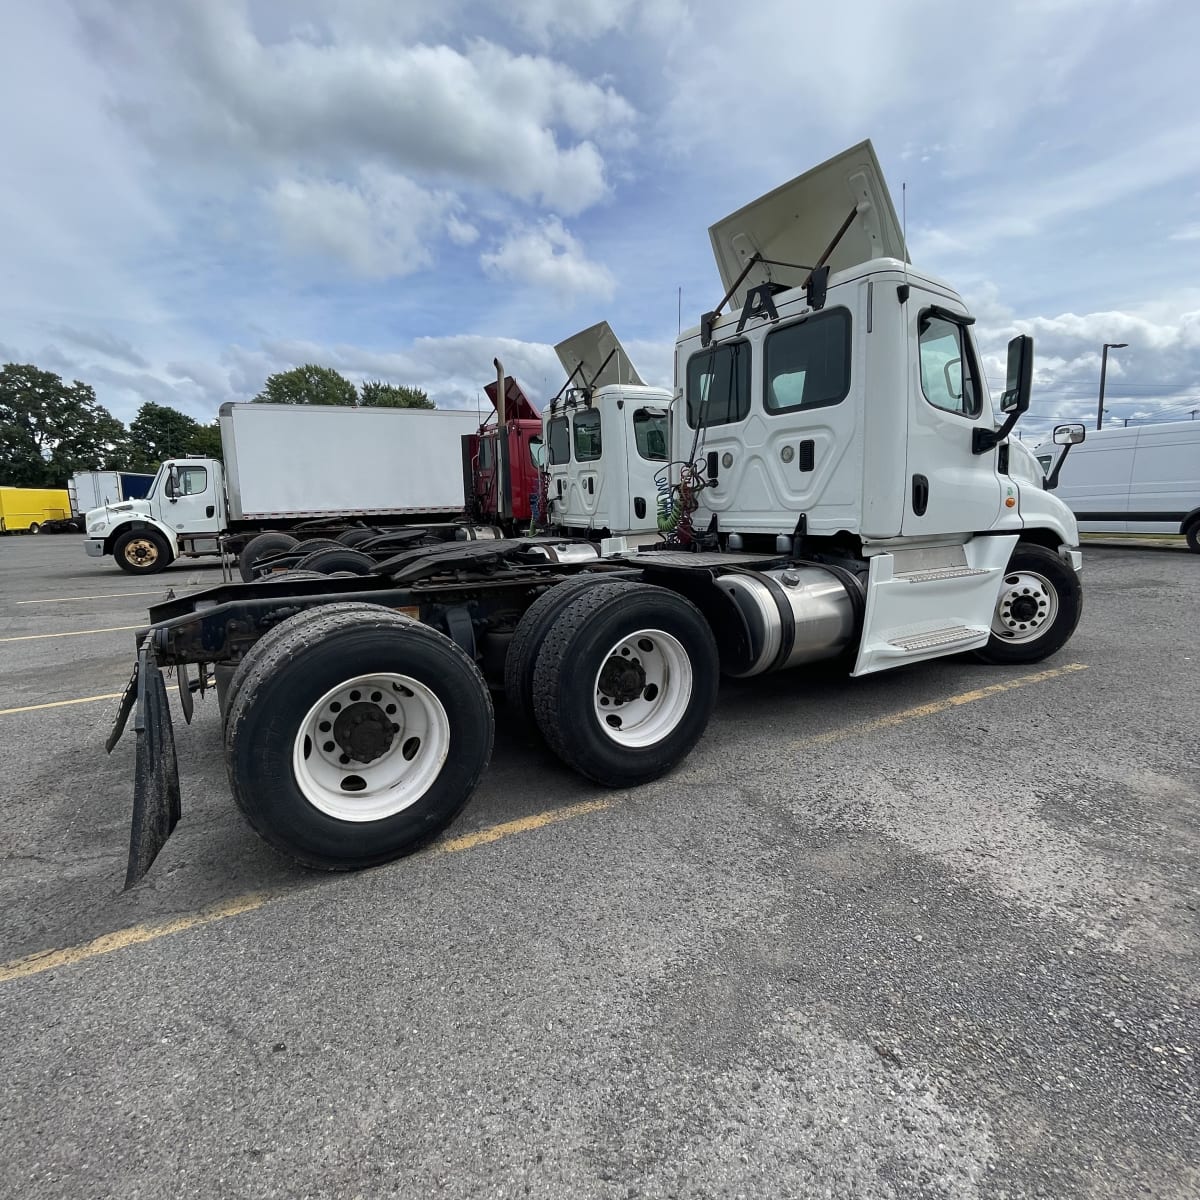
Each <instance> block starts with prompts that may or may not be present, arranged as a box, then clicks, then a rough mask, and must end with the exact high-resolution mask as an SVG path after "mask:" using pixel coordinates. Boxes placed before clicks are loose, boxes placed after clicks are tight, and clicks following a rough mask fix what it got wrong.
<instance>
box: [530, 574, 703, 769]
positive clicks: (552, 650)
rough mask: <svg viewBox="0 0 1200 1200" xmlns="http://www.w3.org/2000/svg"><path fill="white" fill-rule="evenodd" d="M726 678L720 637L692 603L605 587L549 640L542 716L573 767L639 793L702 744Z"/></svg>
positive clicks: (587, 594)
mask: <svg viewBox="0 0 1200 1200" xmlns="http://www.w3.org/2000/svg"><path fill="white" fill-rule="evenodd" d="M719 678H720V666H719V659H718V654H717V647H716V642H715V641H714V639H713V635H712V631H711V630H710V629H709V627H708V622H707V621H705V619H704V617H703V616H702V615H701V613H700V611H699V609H697V608H696V606H695V605H694V604H692V603H691V602H690V601H689V600H686V599H684V598H683V597H682V596H680V595H677V594H676V593H675V592H671V591H668V590H666V589H665V588H659V587H652V586H650V585H649V584H642V583H638V584H629V583H608V584H599V585H597V586H595V587H591V588H587V589H585V590H584V591H583V592H582V594H580V595H578V596H576V597H575V598H574V599H573V600H572V601H571V602H570V603H569V604H567V605H566V606H565V607H564V608H563V609H562V610H561V611H560V613H559V615H558V617H557V619H556V620H555V621H554V623H553V624H552V626H551V627H550V629H549V631H548V633H547V634H546V636H545V639H544V641H543V644H542V646H541V649H540V650H539V652H538V656H537V665H536V668H535V670H534V677H533V708H534V716H535V718H536V720H537V725H538V728H539V729H540V730H541V732H542V736H543V737H545V739H546V742H547V744H548V745H549V746H550V748H551V750H553V751H554V753H555V754H556V755H558V757H559V758H561V759H562V760H563V762H565V763H566V764H567V765H568V766H570V767H573V768H574V769H575V770H576V771H578V772H580V774H582V775H585V776H587V777H588V778H589V779H592V780H595V781H596V782H597V783H600V784H603V785H604V786H606V787H634V786H636V785H637V784H641V783H647V782H649V781H650V780H652V779H657V778H659V777H660V776H662V775H665V774H666V773H667V772H668V771H670V770H671V769H672V768H673V767H674V766H675V765H676V764H677V763H679V762H680V761H681V760H682V759H683V758H684V757H685V756H686V755H687V754H688V752H689V751H690V750H691V749H692V748H693V747H694V746H695V744H696V743H697V742H698V741H699V740H700V738H701V737H702V736H703V734H704V730H705V728H706V727H707V725H708V720H709V717H710V716H711V714H712V710H713V707H714V705H715V704H716V699H717V686H718V682H719Z"/></svg>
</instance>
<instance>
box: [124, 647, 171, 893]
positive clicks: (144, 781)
mask: <svg viewBox="0 0 1200 1200" xmlns="http://www.w3.org/2000/svg"><path fill="white" fill-rule="evenodd" d="M129 682H130V686H129V688H128V689H127V690H126V697H125V698H123V699H122V702H121V712H118V714H117V718H118V721H119V722H120V724H121V725H122V726H123V725H124V720H123V718H122V713H124V714H125V715H127V714H128V705H127V703H126V700H127V699H128V697H129V694H130V692H131V691H133V692H136V697H137V715H136V716H135V717H134V721H133V731H134V733H135V734H136V735H137V747H136V750H135V754H134V783H133V821H132V824H131V825H130V828H129V866H128V868H127V869H126V872H125V886H126V888H130V887H132V886H133V885H134V884H135V883H137V882H138V881H139V880H140V879H141V878H142V876H144V875H145V874H146V872H147V871H148V870H149V869H150V864H151V863H153V862H154V860H155V858H157V857H158V852H159V851H160V850H161V849H162V848H163V846H165V845H166V843H167V838H169V837H170V836H171V834H172V832H173V831H174V829H175V826H176V825H177V824H178V823H179V812H180V803H179V799H180V798H179V765H178V763H177V762H176V759H175V734H174V730H173V729H172V727H171V710H170V708H169V707H168V705H167V687H166V684H165V683H164V682H163V676H162V670H161V668H160V667H159V665H158V663H157V661H156V660H155V658H154V654H153V652H152V651H151V650H150V648H149V647H148V646H143V647H142V649H141V650H140V651H139V653H138V665H137V669H136V671H135V672H134V678H133V679H131V680H130V681H129ZM114 733H115V737H113V736H110V741H112V742H113V743H114V744H115V740H116V738H119V737H120V729H119V728H115V727H114Z"/></svg>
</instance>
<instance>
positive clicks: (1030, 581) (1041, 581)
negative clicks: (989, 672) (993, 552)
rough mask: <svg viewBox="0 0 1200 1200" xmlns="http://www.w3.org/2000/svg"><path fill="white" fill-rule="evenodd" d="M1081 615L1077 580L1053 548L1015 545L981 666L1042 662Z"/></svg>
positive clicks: (979, 654) (980, 654)
mask: <svg viewBox="0 0 1200 1200" xmlns="http://www.w3.org/2000/svg"><path fill="white" fill-rule="evenodd" d="M1082 615H1083V588H1082V587H1081V586H1080V583H1079V577H1078V576H1077V575H1076V574H1075V572H1074V571H1073V570H1072V569H1071V568H1070V567H1069V566H1068V565H1067V563H1065V562H1064V561H1063V560H1062V559H1061V558H1060V557H1059V556H1058V555H1057V554H1056V553H1055V552H1054V551H1053V550H1047V549H1046V548H1045V547H1044V546H1034V545H1031V544H1029V543H1026V542H1019V543H1018V544H1017V548H1016V549H1015V550H1014V551H1013V553H1012V557H1011V558H1010V559H1009V561H1008V570H1007V571H1006V572H1005V575H1004V580H1003V582H1002V583H1001V585H1000V594H999V595H998V596H997V598H996V607H995V610H994V612H993V614H992V634H991V637H990V638H988V643H987V645H986V646H985V647H984V648H983V649H982V650H976V651H975V654H976V656H977V657H978V658H981V659H983V661H984V662H988V663H997V664H1001V665H1004V664H1018V663H1035V662H1041V661H1042V660H1043V659H1044V658H1049V657H1050V655H1051V654H1055V653H1057V652H1058V651H1059V650H1061V649H1062V648H1063V646H1065V645H1066V644H1067V641H1068V639H1069V638H1070V636H1071V634H1073V633H1074V632H1075V627H1076V625H1078V624H1079V618H1080V617H1081V616H1082Z"/></svg>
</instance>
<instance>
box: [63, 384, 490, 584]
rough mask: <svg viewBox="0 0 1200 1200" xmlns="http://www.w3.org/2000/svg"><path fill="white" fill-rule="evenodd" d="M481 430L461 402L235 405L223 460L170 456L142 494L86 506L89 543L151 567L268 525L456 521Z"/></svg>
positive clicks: (224, 433) (311, 529) (309, 527)
mask: <svg viewBox="0 0 1200 1200" xmlns="http://www.w3.org/2000/svg"><path fill="white" fill-rule="evenodd" d="M478 426H479V418H478V416H477V415H476V414H475V413H473V412H467V411H463V410H458V409H405V408H349V407H334V406H325V405H303V404H301V405H293V404H225V405H223V406H222V407H221V411H220V427H221V451H222V455H223V457H224V461H223V462H220V461H218V460H216V459H210V458H203V457H192V456H188V457H182V458H173V459H169V460H167V461H166V462H164V463H163V464H162V465H161V466H160V467H159V470H158V474H157V475H156V476H155V478H154V480H153V483H152V484H151V487H150V489H149V491H148V493H147V495H146V497H145V498H144V499H141V500H133V501H126V502H124V503H121V504H117V505H108V506H106V507H100V508H96V509H93V510H92V511H91V512H89V513H88V515H87V535H88V540H87V542H85V549H86V550H87V553H88V554H89V555H91V556H92V557H96V558H98V557H102V556H104V555H106V554H111V555H113V556H114V557H115V558H116V560H117V563H118V565H119V566H121V567H122V568H123V569H124V570H127V571H131V572H134V573H151V572H153V571H159V570H162V568H163V567H165V566H166V565H167V564H169V563H170V562H171V561H172V560H173V559H175V558H177V557H180V556H186V557H196V556H200V555H207V554H219V553H222V552H225V553H232V554H238V553H240V552H241V550H242V549H243V548H244V547H245V546H246V544H247V543H248V542H249V541H250V540H251V539H253V538H255V537H256V536H258V535H260V534H262V533H265V532H268V531H278V532H287V531H289V530H298V529H300V528H301V527H303V533H304V535H306V536H309V537H312V536H317V535H320V536H326V537H328V536H330V535H331V534H336V532H337V531H338V530H339V529H345V528H347V527H348V526H349V525H350V524H351V523H353V522H356V521H369V522H371V523H372V524H374V525H392V524H395V525H404V524H418V523H426V522H435V521H453V520H456V519H457V518H458V517H459V516H460V515H461V514H462V510H463V494H462V471H461V449H460V445H461V441H460V439H461V436H462V435H463V434H466V433H474V432H475V431H476V430H477V429H478Z"/></svg>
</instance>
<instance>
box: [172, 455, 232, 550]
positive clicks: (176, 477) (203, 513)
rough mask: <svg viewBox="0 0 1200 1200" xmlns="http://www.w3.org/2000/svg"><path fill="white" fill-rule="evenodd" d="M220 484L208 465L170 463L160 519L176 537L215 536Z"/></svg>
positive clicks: (218, 519) (219, 519) (219, 517)
mask: <svg viewBox="0 0 1200 1200" xmlns="http://www.w3.org/2000/svg"><path fill="white" fill-rule="evenodd" d="M219 487H220V480H219V479H218V478H217V476H216V472H215V471H214V470H212V469H211V467H210V464H208V463H189V462H180V463H170V464H168V468H167V476H166V478H165V479H164V480H163V494H162V498H161V503H160V506H159V515H160V517H161V519H162V521H163V524H165V525H169V526H170V527H171V528H172V529H173V530H174V531H175V532H176V533H177V534H197V533H216V532H217V531H218V530H219V529H220V527H221V522H222V514H221V512H220V499H219V496H218V490H219Z"/></svg>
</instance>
